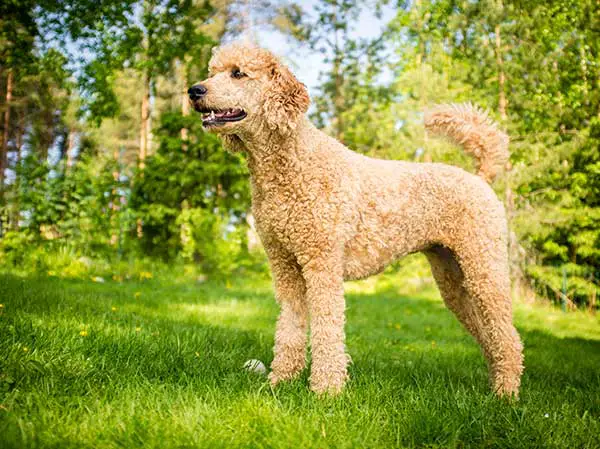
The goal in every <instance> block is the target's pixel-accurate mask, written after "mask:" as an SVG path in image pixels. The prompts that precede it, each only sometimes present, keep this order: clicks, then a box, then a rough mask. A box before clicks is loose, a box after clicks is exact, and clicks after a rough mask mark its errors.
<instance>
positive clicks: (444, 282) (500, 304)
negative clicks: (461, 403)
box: [426, 241, 523, 397]
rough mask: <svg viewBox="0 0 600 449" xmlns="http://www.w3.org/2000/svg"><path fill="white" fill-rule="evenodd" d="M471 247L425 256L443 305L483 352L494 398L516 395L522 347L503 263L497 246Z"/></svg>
mask: <svg viewBox="0 0 600 449" xmlns="http://www.w3.org/2000/svg"><path fill="white" fill-rule="evenodd" d="M474 245H475V246H476V243H474V242H473V241H471V242H470V244H469V247H468V250H466V251H464V252H462V253H461V256H462V257H461V256H458V257H456V256H455V255H454V253H453V252H452V251H450V250H449V249H447V248H443V247H436V248H433V249H431V250H429V251H427V252H426V255H427V258H428V259H429V261H430V263H431V267H432V273H433V275H434V277H435V279H436V282H437V284H438V286H439V288H440V292H441V293H442V296H443V298H444V301H445V303H446V304H447V305H448V307H449V308H450V309H451V310H452V311H453V312H454V313H455V314H456V316H457V317H458V319H459V320H460V321H461V323H462V324H463V325H464V326H465V327H466V328H467V329H468V330H469V332H470V333H471V334H472V335H473V336H474V337H475V338H476V340H477V341H478V343H479V344H480V346H481V348H482V350H483V353H484V355H485V357H486V359H487V361H488V367H489V373H490V381H491V383H492V388H493V389H494V391H495V392H496V393H497V394H498V395H500V396H514V397H516V396H518V393H519V386H520V382H521V374H522V371H523V355H522V349H523V347H522V344H521V340H520V339H519V335H518V333H517V331H516V329H515V328H514V326H513V324H512V307H511V298H510V280H509V277H508V266H507V265H508V259H507V257H506V254H505V252H504V251H505V250H503V247H502V246H501V245H500V244H499V245H498V246H497V247H496V248H490V245H489V244H488V245H486V246H485V247H482V248H481V249H480V250H479V251H474V248H473V246H474ZM494 249H495V250H496V251H494Z"/></svg>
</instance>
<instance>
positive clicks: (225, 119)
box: [198, 108, 246, 126]
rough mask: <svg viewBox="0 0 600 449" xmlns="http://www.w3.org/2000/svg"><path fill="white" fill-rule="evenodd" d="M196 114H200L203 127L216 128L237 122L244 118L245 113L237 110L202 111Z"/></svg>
mask: <svg viewBox="0 0 600 449" xmlns="http://www.w3.org/2000/svg"><path fill="white" fill-rule="evenodd" d="M198 112H200V113H202V125H203V126H217V125H223V124H225V123H229V122H239V121H240V120H243V119H244V118H245V117H246V112H244V111H243V110H242V109H237V108H232V109H226V110H215V109H212V110H211V109H209V110H207V109H202V110H199V111H198Z"/></svg>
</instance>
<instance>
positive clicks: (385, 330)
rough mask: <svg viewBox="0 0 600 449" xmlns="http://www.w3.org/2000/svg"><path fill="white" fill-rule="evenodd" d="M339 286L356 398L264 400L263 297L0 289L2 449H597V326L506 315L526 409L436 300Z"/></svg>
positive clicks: (268, 318)
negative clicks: (521, 366)
mask: <svg viewBox="0 0 600 449" xmlns="http://www.w3.org/2000/svg"><path fill="white" fill-rule="evenodd" d="M402 285H403V282H402V281H401V280H397V281H396V282H393V279H391V280H390V278H384V279H380V280H378V281H365V282H362V283H350V284H348V285H347V299H348V301H347V304H348V306H347V308H348V312H347V316H348V324H347V327H346V329H347V334H348V340H347V346H348V350H349V352H350V354H351V356H352V358H353V360H354V364H353V365H352V366H351V368H350V375H351V380H350V382H349V384H348V387H347V389H346V391H345V392H344V393H343V394H342V395H341V396H339V397H337V398H324V399H318V398H317V397H315V396H314V395H313V394H312V393H311V392H310V391H309V389H308V382H307V377H308V374H307V373H305V374H304V375H303V376H302V377H301V378H300V379H299V380H297V381H294V382H292V383H289V384H286V385H282V386H281V387H278V388H276V389H274V390H273V389H271V388H270V386H269V385H268V383H267V382H266V378H265V377H264V376H260V375H257V374H253V373H249V372H246V371H244V370H243V369H242V366H243V365H244V362H245V361H247V360H248V359H252V358H256V359H260V360H262V361H264V362H265V364H267V365H268V364H269V363H270V361H271V358H272V352H271V351H272V349H271V348H272V346H273V333H274V325H275V318H276V315H277V306H276V304H275V303H274V300H273V295H272V293H271V289H270V284H269V282H267V281H261V280H252V279H238V280H235V281H232V285H229V284H227V285H222V284H217V283H211V282H208V283H204V284H201V285H199V284H196V283H193V282H188V283H185V282H175V281H174V280H169V279H153V280H150V281H147V282H143V283H135V282H125V283H122V284H120V283H117V282H112V281H107V282H106V283H94V282H92V281H73V280H61V279H58V278H24V277H19V276H16V275H11V274H2V275H0V303H1V304H2V305H3V306H2V308H0V447H2V448H19V449H21V448H28V447H56V448H59V447H60V448H70V447H73V448H95V449H97V448H104V447H115V448H116V447H120V448H130V447H131V448H133V447H140V448H188V447H190V448H191V447H207V448H220V447H222V448H236V447H243V448H245V447H258V448H267V447H289V448H305V447H306V448H308V447H311V448H312V447H314V448H327V447H331V448H351V447H352V448H354V447H356V448H363V447H385V448H391V447H413V446H416V447H505V448H518V447H535V448H540V447H557V448H577V447H590V448H598V447H600V320H599V318H598V317H597V316H592V315H589V314H585V313H563V312H561V311H560V310H557V309H554V308H551V307H546V306H539V305H535V306H534V305H527V304H519V303H518V304H517V305H516V323H517V327H518V328H519V331H520V332H521V335H522V337H523V340H524V343H525V348H526V349H525V364H526V371H525V375H524V378H523V386H522V395H521V400H520V401H519V402H518V403H514V404H511V403H510V402H508V401H501V400H497V399H496V398H495V397H494V396H493V395H492V394H491V393H490V391H489V389H488V385H487V375H486V368H485V364H484V361H483V358H482V356H481V355H480V353H479V350H478V347H477V346H476V344H475V343H474V341H473V340H472V339H471V338H470V337H469V336H468V335H467V334H466V332H465V331H464V330H463V329H462V328H461V327H460V325H459V324H458V322H457V321H456V320H455V318H454V317H453V316H452V315H451V314H450V312H449V311H447V310H446V309H445V307H444V306H443V303H442V302H441V300H440V299H439V296H438V295H437V293H436V292H435V291H434V290H433V289H430V290H429V291H425V292H422V293H418V294H411V295H406V294H402V291H403V290H402Z"/></svg>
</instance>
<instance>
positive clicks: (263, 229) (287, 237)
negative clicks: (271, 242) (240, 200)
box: [252, 188, 304, 244]
mask: <svg viewBox="0 0 600 449" xmlns="http://www.w3.org/2000/svg"><path fill="white" fill-rule="evenodd" d="M301 204H302V199H301V197H300V196H299V194H298V193H297V192H294V191H293V189H291V188H289V189H288V188H282V189H272V190H269V191H261V192H255V193H254V194H253V195H252V212H253V214H254V217H255V219H256V225H257V230H258V232H259V234H260V236H261V238H262V239H263V241H264V240H265V237H268V238H269V239H273V238H274V239H276V240H277V241H279V242H280V243H283V244H286V243H289V242H290V241H291V240H292V239H293V238H294V233H295V231H297V226H298V225H299V224H300V223H301V222H302V221H304V220H303V219H302V216H303V213H302V210H303V208H302V207H301Z"/></svg>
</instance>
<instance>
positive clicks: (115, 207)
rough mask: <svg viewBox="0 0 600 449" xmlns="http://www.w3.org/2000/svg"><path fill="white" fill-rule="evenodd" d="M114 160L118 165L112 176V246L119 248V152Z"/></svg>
mask: <svg viewBox="0 0 600 449" xmlns="http://www.w3.org/2000/svg"><path fill="white" fill-rule="evenodd" d="M113 159H114V161H115V164H116V168H115V170H114V171H113V173H112V175H113V181H114V184H113V187H112V189H111V192H110V193H111V199H112V201H111V207H110V223H111V229H112V232H111V236H110V244H111V245H112V246H117V243H118V241H119V236H118V232H117V231H118V230H117V224H118V223H117V221H118V213H119V207H120V204H119V202H120V200H121V197H120V196H119V191H118V189H117V183H118V182H119V178H120V174H119V165H120V164H119V150H115V151H114V152H113Z"/></svg>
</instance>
